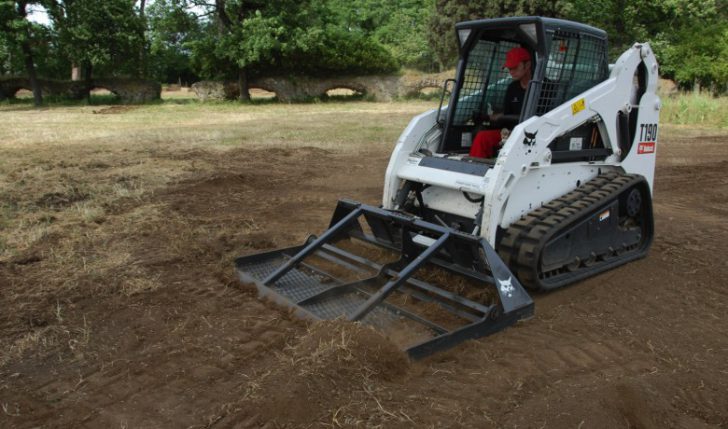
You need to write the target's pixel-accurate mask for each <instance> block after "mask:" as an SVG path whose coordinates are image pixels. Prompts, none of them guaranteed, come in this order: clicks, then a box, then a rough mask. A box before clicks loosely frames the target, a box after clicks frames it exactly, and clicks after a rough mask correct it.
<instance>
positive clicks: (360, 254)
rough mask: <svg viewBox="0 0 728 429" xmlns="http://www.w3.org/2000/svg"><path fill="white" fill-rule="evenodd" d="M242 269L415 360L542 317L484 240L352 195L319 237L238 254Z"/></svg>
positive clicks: (246, 278) (281, 297)
mask: <svg viewBox="0 0 728 429" xmlns="http://www.w3.org/2000/svg"><path fill="white" fill-rule="evenodd" d="M236 268H237V272H238V276H239V278H240V280H241V282H243V283H254V284H255V285H256V287H257V289H258V292H259V295H260V296H261V297H265V298H269V299H272V300H274V301H276V302H278V303H280V304H283V305H286V306H289V307H291V308H293V309H294V310H295V312H296V314H297V315H299V316H301V317H305V318H310V319H314V320H326V319H337V318H343V319H346V320H350V321H360V322H362V323H365V324H368V325H371V326H374V327H375V328H376V329H378V330H380V331H381V332H382V333H384V334H385V335H387V336H388V337H389V338H390V340H392V341H393V342H395V343H396V344H398V345H399V346H400V347H402V348H403V349H405V350H406V351H407V353H408V354H409V355H410V356H411V357H412V358H421V357H424V356H427V355H429V354H431V353H433V352H436V351H438V350H442V349H445V348H448V347H451V346H453V345H455V344H458V343H460V342H462V341H464V340H467V339H473V338H478V337H482V336H485V335H489V334H492V333H494V332H497V331H500V330H502V329H504V328H506V327H508V326H510V325H513V324H514V323H516V322H517V321H518V320H521V319H523V318H527V317H530V316H532V315H533V301H532V299H531V297H530V296H529V295H528V294H527V293H526V291H525V290H524V289H523V288H522V287H521V284H520V283H519V282H518V280H517V279H516V277H515V276H513V274H512V273H511V272H510V271H509V269H508V267H507V266H506V265H505V264H504V263H503V261H502V260H501V259H500V257H499V256H498V255H497V253H496V252H495V251H494V250H493V248H492V247H491V246H490V245H489V244H488V243H487V241H485V240H484V239H482V238H480V237H476V236H473V235H470V234H465V233H462V232H459V231H456V230H453V229H450V228H446V227H443V226H440V225H436V224H432V223H429V222H425V221H423V220H421V219H419V218H416V217H412V216H409V215H404V214H401V213H397V212H391V211H388V210H384V209H380V208H376V207H372V206H367V205H363V204H360V203H357V202H353V201H348V200H341V201H339V203H338V205H337V207H336V210H335V211H334V215H333V218H332V220H331V225H330V227H329V229H328V230H327V231H326V232H324V233H323V234H322V235H321V236H320V237H315V236H311V237H309V239H308V240H307V242H306V243H305V244H303V245H301V246H296V247H290V248H285V249H280V250H275V251H271V252H266V253H261V254H255V255H250V256H245V257H241V258H238V259H237V260H236Z"/></svg>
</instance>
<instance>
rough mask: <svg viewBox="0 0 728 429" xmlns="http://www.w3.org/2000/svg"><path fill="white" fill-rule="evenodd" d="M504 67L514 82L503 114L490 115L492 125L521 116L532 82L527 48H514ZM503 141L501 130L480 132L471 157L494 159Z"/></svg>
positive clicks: (508, 55)
mask: <svg viewBox="0 0 728 429" xmlns="http://www.w3.org/2000/svg"><path fill="white" fill-rule="evenodd" d="M503 67H504V68H507V69H508V72H509V73H510V74H511V78H512V79H513V82H511V83H510V84H509V85H508V88H507V89H506V95H505V99H504V100H503V113H494V114H492V115H490V122H491V123H493V122H498V121H503V122H506V121H508V122H512V121H513V119H512V118H513V116H517V115H520V114H521V107H522V106H523V99H524V98H525V96H526V88H528V83H529V82H530V81H531V54H530V53H529V52H528V50H526V49H525V48H521V47H516V48H513V49H511V50H510V51H508V53H506V62H505V64H504V65H503ZM509 116H510V117H509ZM513 125H515V123H514V124H513ZM509 128H510V127H509ZM501 140H502V136H501V130H483V131H480V132H479V133H478V134H477V135H476V136H475V139H474V140H473V144H472V146H471V147H470V156H473V157H478V158H493V157H494V156H495V155H496V150H497V149H498V145H499V144H500V143H501Z"/></svg>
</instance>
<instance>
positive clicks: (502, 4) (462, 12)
mask: <svg viewBox="0 0 728 429" xmlns="http://www.w3.org/2000/svg"><path fill="white" fill-rule="evenodd" d="M569 9H570V1H569V0H533V1H530V2H525V1H522V0H501V1H497V2H496V1H491V0H475V1H467V0H436V1H435V11H434V13H433V14H432V16H431V20H430V31H429V32H428V39H429V42H430V45H431V46H432V48H433V49H434V50H435V53H436V55H437V58H438V61H439V62H440V66H441V67H442V68H447V67H451V66H452V65H454V62H455V60H456V58H457V42H456V40H455V24H456V23H458V22H461V21H468V20H473V19H482V18H499V17H505V16H522V15H536V16H546V17H555V18H558V17H563V16H564V15H565V14H566V12H567V11H568V10H569Z"/></svg>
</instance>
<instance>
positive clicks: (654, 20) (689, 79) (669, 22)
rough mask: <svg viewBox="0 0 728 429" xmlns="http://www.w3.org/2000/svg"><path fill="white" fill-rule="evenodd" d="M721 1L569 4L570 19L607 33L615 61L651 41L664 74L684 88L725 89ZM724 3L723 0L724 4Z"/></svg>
mask: <svg viewBox="0 0 728 429" xmlns="http://www.w3.org/2000/svg"><path fill="white" fill-rule="evenodd" d="M721 1H722V0H634V1H627V0H603V1H601V2H596V3H595V2H591V1H589V0H571V7H570V8H569V9H568V13H567V17H568V18H570V19H573V20H577V21H582V22H585V23H588V24H591V25H594V26H596V27H599V28H602V29H604V30H606V31H607V33H608V34H609V38H610V45H611V53H612V58H613V59H616V56H617V55H619V54H620V53H621V52H623V51H624V50H625V49H626V48H627V47H628V46H630V45H632V43H634V42H650V44H651V45H652V46H653V48H654V50H655V54H656V55H657V59H658V61H659V62H660V72H661V74H663V75H664V76H666V77H669V78H672V79H675V80H677V81H678V83H679V84H680V85H681V86H682V87H690V86H692V85H693V84H694V83H699V84H701V85H703V86H708V87H712V88H713V89H714V90H715V91H717V92H721V91H725V90H726V81H727V78H726V70H727V69H728V59H727V58H728V57H726V52H727V49H728V47H727V45H728V38H727V35H728V23H727V20H728V14H727V13H726V7H725V4H723V5H722V6H721V5H720V4H719V3H721ZM723 3H724V2H723Z"/></svg>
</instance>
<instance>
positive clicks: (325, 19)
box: [187, 0, 398, 78]
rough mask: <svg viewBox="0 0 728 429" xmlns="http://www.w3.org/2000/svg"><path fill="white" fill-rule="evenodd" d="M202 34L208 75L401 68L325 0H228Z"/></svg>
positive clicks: (198, 52)
mask: <svg viewBox="0 0 728 429" xmlns="http://www.w3.org/2000/svg"><path fill="white" fill-rule="evenodd" d="M213 12H214V13H215V16H216V17H217V19H216V20H215V21H210V22H208V23H206V25H205V26H204V29H203V35H202V36H201V37H199V38H198V39H196V40H192V41H190V42H189V43H188V44H187V46H189V47H190V49H191V51H192V61H193V65H194V67H195V68H196V70H198V71H199V73H200V74H201V75H202V76H205V77H217V78H219V77H227V78H233V77H236V73H237V72H238V71H239V70H245V71H246V72H247V73H249V74H252V75H256V74H262V73H273V74H283V73H289V74H290V73H293V74H296V73H308V74H318V75H321V74H332V73H378V72H390V71H394V70H396V69H397V68H398V64H397V62H396V60H395V59H394V58H393V57H392V55H391V53H390V52H389V51H387V50H386V49H385V48H384V47H383V46H382V45H381V44H379V43H378V42H376V41H375V40H374V39H373V38H371V37H368V36H367V35H366V34H365V33H363V32H362V31H358V30H355V29H349V28H345V27H344V26H343V25H341V24H340V23H338V22H337V19H336V18H337V15H336V13H335V12H334V11H333V10H332V9H331V8H330V4H329V3H328V2H326V1H317V0H309V1H300V2H294V1H279V2H268V3H265V4H260V5H258V4H256V3H255V2H245V1H241V0H236V1H231V0H228V1H227V2H224V9H223V10H222V11H221V10H220V9H216V10H214V11H213Z"/></svg>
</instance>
